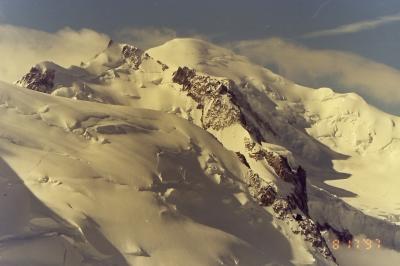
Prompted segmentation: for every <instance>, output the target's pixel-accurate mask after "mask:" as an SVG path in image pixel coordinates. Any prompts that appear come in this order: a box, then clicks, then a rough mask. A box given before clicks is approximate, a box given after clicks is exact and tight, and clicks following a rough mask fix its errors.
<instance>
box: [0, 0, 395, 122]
mask: <svg viewBox="0 0 400 266" xmlns="http://www.w3.org/2000/svg"><path fill="white" fill-rule="evenodd" d="M176 37H194V38H201V39H205V40H208V41H210V42H213V43H216V44H218V45H221V46H226V47H228V48H230V49H232V50H234V51H235V52H237V53H239V54H242V55H245V56H247V57H249V59H250V60H252V61H254V62H255V63H258V64H261V65H264V66H266V67H269V68H271V69H272V70H273V71H275V72H277V73H278V74H281V75H283V76H285V77H287V78H289V79H292V80H294V81H295V82H297V83H300V84H302V85H306V86H311V87H316V88H317V87H332V88H333V89H335V90H336V91H339V92H357V93H359V94H360V95H362V96H363V97H364V98H365V99H366V100H367V101H368V102H369V103H371V104H373V105H375V106H377V107H379V108H380V109H383V110H384V111H387V112H390V113H393V114H396V115H400V45H399V43H400V1H398V0H246V1H243V0H218V1H216V0H202V1H192V0H186V1H184V0H162V1H161V0H160V1H150V0H130V1H128V0H113V1H108V0H107V1H104V0H85V1H81V0H68V1H62V0H59V1H54V0H0V58H2V64H1V65H0V79H3V80H6V81H9V82H11V81H13V80H15V79H17V78H18V77H19V76H21V74H23V73H24V72H26V71H27V70H28V69H29V67H30V66H31V65H33V64H35V63H37V62H39V61H43V60H52V61H55V62H57V63H59V64H61V65H64V66H67V65H70V64H79V63H80V61H85V60H87V59H88V58H90V57H92V56H93V55H94V54H96V53H97V52H99V51H100V50H101V49H102V48H103V47H104V45H105V43H107V42H108V39H109V38H113V39H115V40H117V41H123V42H129V43H133V44H135V45H137V46H139V47H141V48H149V47H152V46H156V45H159V44H162V43H163V42H165V41H168V40H169V39H172V38H176Z"/></svg>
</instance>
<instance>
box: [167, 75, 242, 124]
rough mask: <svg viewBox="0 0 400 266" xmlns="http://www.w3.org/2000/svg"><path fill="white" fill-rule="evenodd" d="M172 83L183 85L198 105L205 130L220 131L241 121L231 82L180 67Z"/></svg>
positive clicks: (183, 88)
mask: <svg viewBox="0 0 400 266" xmlns="http://www.w3.org/2000/svg"><path fill="white" fill-rule="evenodd" d="M172 81H173V82H175V83H177V84H180V85H182V90H183V91H186V92H187V95H188V96H190V97H191V98H192V99H193V100H194V101H196V102H197V103H198V108H200V109H202V118H201V120H202V124H203V127H204V128H205V129H207V128H212V129H215V130H220V129H223V128H225V127H229V126H230V125H233V124H234V123H238V122H240V121H241V119H242V114H241V112H240V108H239V107H238V106H237V105H235V104H234V102H233V100H232V99H233V97H234V96H233V95H232V93H231V90H230V87H231V86H232V83H231V81H230V80H219V79H217V78H213V77H210V76H207V75H198V74H196V72H195V71H194V70H193V69H189V68H187V67H183V68H181V67H179V68H178V70H177V71H176V72H175V73H174V74H173V78H172Z"/></svg>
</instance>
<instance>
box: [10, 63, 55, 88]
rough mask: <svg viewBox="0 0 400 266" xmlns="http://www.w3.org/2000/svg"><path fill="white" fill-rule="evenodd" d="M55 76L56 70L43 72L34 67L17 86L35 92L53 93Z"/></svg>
mask: <svg viewBox="0 0 400 266" xmlns="http://www.w3.org/2000/svg"><path fill="white" fill-rule="evenodd" d="M55 76H56V74H55V70H51V69H46V70H42V69H39V68H37V67H32V68H31V70H30V71H29V72H28V73H27V74H25V75H24V76H23V77H22V79H21V80H19V81H18V82H17V85H19V86H21V87H25V88H28V89H30V90H34V91H39V92H43V93H52V92H53V90H54V78H55Z"/></svg>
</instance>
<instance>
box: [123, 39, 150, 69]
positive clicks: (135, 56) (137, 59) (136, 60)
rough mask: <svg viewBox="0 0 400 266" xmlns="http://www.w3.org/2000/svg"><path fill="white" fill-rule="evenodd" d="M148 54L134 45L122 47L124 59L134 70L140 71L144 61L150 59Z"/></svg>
mask: <svg viewBox="0 0 400 266" xmlns="http://www.w3.org/2000/svg"><path fill="white" fill-rule="evenodd" d="M149 57H150V56H149V55H148V54H147V53H143V51H142V50H140V49H139V48H137V47H135V46H132V45H124V47H122V58H123V59H124V60H125V62H127V63H128V64H130V65H131V66H132V68H133V69H138V68H139V66H140V64H141V63H142V60H143V59H146V58H149Z"/></svg>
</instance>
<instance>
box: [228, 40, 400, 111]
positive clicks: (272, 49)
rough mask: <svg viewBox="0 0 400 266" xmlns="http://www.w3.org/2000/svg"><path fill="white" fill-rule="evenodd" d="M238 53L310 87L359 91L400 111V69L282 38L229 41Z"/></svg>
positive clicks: (382, 106)
mask: <svg viewBox="0 0 400 266" xmlns="http://www.w3.org/2000/svg"><path fill="white" fill-rule="evenodd" d="M229 46H230V47H231V48H232V49H234V50H235V51H236V52H237V53H239V54H242V55H245V56H247V57H248V58H250V59H251V60H252V61H254V62H256V63H258V64H261V65H264V66H274V67H275V68H276V70H277V71H278V72H279V74H281V75H283V76H284V77H287V78H289V79H291V80H293V81H295V82H297V83H300V84H303V85H307V86H311V87H325V86H331V87H332V88H333V89H338V88H340V90H341V91H342V92H357V93H359V94H361V95H362V96H364V97H366V98H367V99H368V100H369V101H370V102H371V103H373V104H374V105H377V106H379V107H380V108H382V109H384V110H386V111H391V112H397V113H399V108H398V106H400V71H399V70H398V69H395V68H392V67H390V66H387V65H384V64H381V63H378V62H375V61H372V60H370V59H367V58H364V57H362V56H359V55H356V54H353V53H350V52H343V51H336V50H316V49H309V48H307V47H304V46H301V45H298V44H294V43H291V42H288V41H285V40H283V39H279V38H269V39H260V40H246V41H238V42H234V43H230V44H229Z"/></svg>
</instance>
